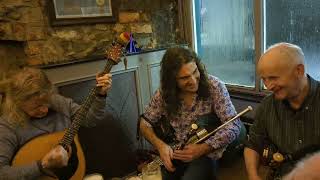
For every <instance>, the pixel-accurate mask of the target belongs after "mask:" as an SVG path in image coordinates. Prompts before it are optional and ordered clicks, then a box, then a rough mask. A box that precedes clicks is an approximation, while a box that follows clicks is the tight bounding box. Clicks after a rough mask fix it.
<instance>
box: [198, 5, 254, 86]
mask: <svg viewBox="0 0 320 180" xmlns="http://www.w3.org/2000/svg"><path fill="white" fill-rule="evenodd" d="M194 2H195V13H196V23H197V26H196V28H197V50H198V54H199V55H200V57H201V59H202V62H203V63H204V64H205V65H206V69H207V71H208V72H209V73H210V74H212V75H215V76H217V77H218V78H220V79H221V80H223V81H224V82H226V83H227V84H233V85H241V86H249V87H253V86H254V85H255V60H254V59H255V58H254V18H253V12H254V11H253V1H252V0H199V1H198V0H195V1H194Z"/></svg>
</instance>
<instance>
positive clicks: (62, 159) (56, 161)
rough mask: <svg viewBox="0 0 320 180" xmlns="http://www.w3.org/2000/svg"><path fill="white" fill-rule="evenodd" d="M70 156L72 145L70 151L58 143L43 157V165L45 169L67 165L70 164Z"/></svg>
mask: <svg viewBox="0 0 320 180" xmlns="http://www.w3.org/2000/svg"><path fill="white" fill-rule="evenodd" d="M70 156H71V147H69V153H68V152H67V151H66V150H65V149H64V148H63V147H62V146H61V145H58V146H56V147H55V148H53V149H52V150H51V151H49V152H48V153H47V154H46V155H45V156H44V157H43V158H42V159H41V165H42V167H43V168H44V169H52V168H61V167H65V166H67V165H68V160H69V157H70Z"/></svg>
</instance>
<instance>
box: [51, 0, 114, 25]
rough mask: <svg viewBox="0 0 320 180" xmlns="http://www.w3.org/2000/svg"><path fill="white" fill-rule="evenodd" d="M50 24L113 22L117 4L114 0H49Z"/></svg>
mask: <svg viewBox="0 0 320 180" xmlns="http://www.w3.org/2000/svg"><path fill="white" fill-rule="evenodd" d="M48 2H49V4H48V7H49V17H50V24H51V25H52V26H63V25H75V24H90V23H114V22H116V19H117V8H116V7H117V4H116V3H115V2H116V1H114V0H49V1H48Z"/></svg>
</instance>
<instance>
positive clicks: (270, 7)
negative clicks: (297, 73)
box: [265, 0, 320, 80]
mask: <svg viewBox="0 0 320 180" xmlns="http://www.w3.org/2000/svg"><path fill="white" fill-rule="evenodd" d="M265 7H266V10H265V14H266V15H265V17H266V29H265V32H266V47H269V46H270V45H272V44H274V43H277V42H290V43H294V44H297V45H298V46H300V47H301V48H302V50H303V51H304V55H305V61H306V69H307V73H309V74H310V75H311V76H312V77H314V78H315V79H317V80H320V63H319V62H320V60H319V57H320V33H319V31H320V11H319V9H320V1H319V0H267V1H265Z"/></svg>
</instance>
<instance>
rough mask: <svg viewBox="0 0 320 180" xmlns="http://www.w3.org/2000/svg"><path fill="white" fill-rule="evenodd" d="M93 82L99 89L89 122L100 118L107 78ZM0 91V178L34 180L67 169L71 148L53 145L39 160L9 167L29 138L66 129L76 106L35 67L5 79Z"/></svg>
mask: <svg viewBox="0 0 320 180" xmlns="http://www.w3.org/2000/svg"><path fill="white" fill-rule="evenodd" d="M96 81H97V83H96V86H98V87H100V88H99V91H98V93H97V95H96V98H94V100H93V103H92V106H91V107H90V109H89V112H88V113H87V114H86V118H87V119H90V121H91V120H93V121H95V120H101V119H102V118H103V117H104V111H105V101H106V100H105V97H106V93H107V91H108V90H109V89H110V87H111V83H112V81H111V75H110V74H105V75H103V76H97V77H96ZM0 90H1V94H3V95H4V96H3V99H2V104H1V118H0V177H1V178H0V179H2V178H4V179H10V180H11V179H17V180H18V179H19V180H20V179H24V180H31V179H37V178H38V177H40V176H42V175H47V173H49V172H51V170H52V169H56V168H60V167H64V166H67V164H68V160H69V157H70V156H71V153H72V152H73V149H72V150H71V146H70V147H68V148H69V149H68V148H67V150H66V149H65V148H63V147H62V146H61V145H57V146H56V147H55V148H53V149H52V150H51V151H50V152H48V153H47V154H46V155H44V156H43V157H42V158H40V159H35V160H34V162H32V163H30V164H27V165H23V166H11V161H12V159H13V157H14V155H15V153H16V152H17V151H18V150H19V149H20V148H21V147H22V146H23V145H24V144H25V143H26V142H28V141H29V140H31V139H32V138H35V137H37V136H39V135H44V134H50V133H53V132H56V131H63V130H64V129H65V128H67V127H69V126H70V124H71V121H70V120H71V119H70V118H71V116H73V115H74V114H75V113H76V111H77V110H78V108H79V107H80V106H79V105H78V104H76V103H75V102H73V101H72V100H71V99H69V98H65V97H62V96H60V95H58V94H57V93H55V92H54V91H53V85H52V84H51V82H50V81H49V80H48V78H47V76H46V75H45V74H44V73H43V72H42V71H41V70H39V69H36V68H28V67H25V68H22V69H20V70H18V71H17V72H16V73H15V74H14V75H12V76H11V77H10V78H9V79H6V80H4V81H2V82H0ZM41 148H42V147H41V146H40V147H34V149H30V151H31V152H33V153H34V154H36V153H37V149H41ZM67 151H68V152H69V153H68V152H67ZM64 179H66V178H64Z"/></svg>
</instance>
